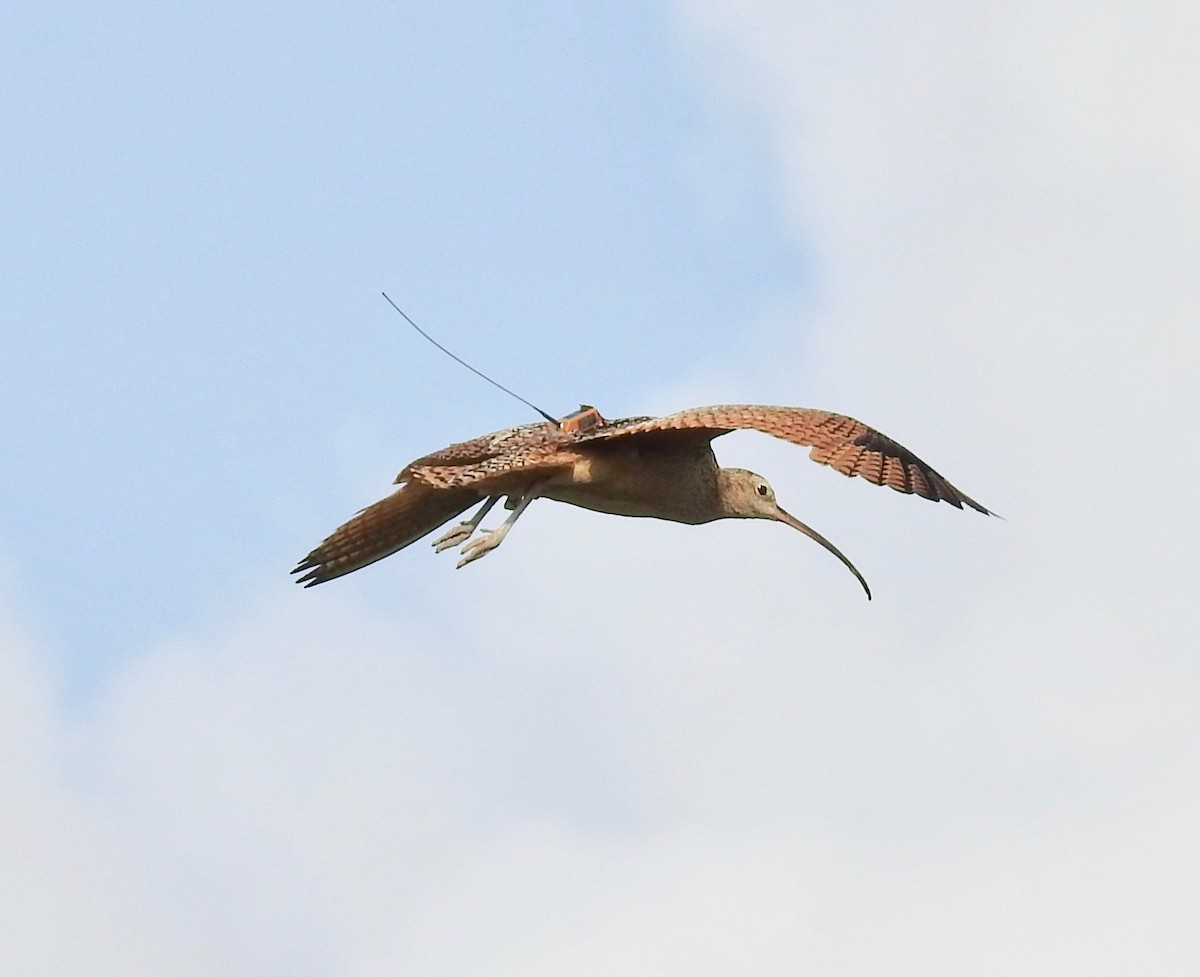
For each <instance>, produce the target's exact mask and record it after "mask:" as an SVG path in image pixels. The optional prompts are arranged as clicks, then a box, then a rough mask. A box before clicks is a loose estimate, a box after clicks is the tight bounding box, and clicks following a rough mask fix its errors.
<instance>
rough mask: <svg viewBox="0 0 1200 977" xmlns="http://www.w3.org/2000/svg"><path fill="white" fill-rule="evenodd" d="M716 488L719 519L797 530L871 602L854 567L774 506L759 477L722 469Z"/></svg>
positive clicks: (821, 538)
mask: <svg viewBox="0 0 1200 977" xmlns="http://www.w3.org/2000/svg"><path fill="white" fill-rule="evenodd" d="M719 486H720V493H721V509H722V517H723V518H725V519H771V520H774V521H775V522H782V523H784V524H786V525H788V526H791V527H792V528H793V529H796V530H799V531H800V532H802V533H804V535H805V536H807V537H808V538H809V539H811V540H815V541H816V542H818V543H820V544H821V545H822V546H824V547H825V549H827V550H829V552H830V553H832V554H833V555H834V556H836V557H837V558H838V559H839V560H841V561H842V563H843V564H845V566H846V567H847V569H849V571H850V572H851V573H853V574H854V576H855V577H856V578H857V579H858V582H859V583H860V584H862V588H863V590H865V591H866V592H867V600H870V599H871V588H870V587H868V586H867V582H866V580H864V579H863V575H862V574H861V573H859V572H858V569H857V568H856V567H855V566H854V564H853V563H851V562H850V561H849V560H848V559H846V557H845V556H843V555H842V552H841V550H839V549H838V548H837V547H836V546H834V545H833V544H832V543H831V542H829V540H827V539H826V538H825V537H824V536H822V535H821V534H820V533H818V532H817V531H816V530H815V529H811V528H810V527H808V526H806V525H804V523H802V522H801V521H800V520H799V519H797V518H796V517H795V516H793V515H792V514H791V513H790V512H788V511H787V510H785V509H784V508H783V507H782V506H781V505H780V504H779V503H778V502H776V501H775V490H774V489H773V488H771V483H770V482H768V481H767V480H766V479H765V478H763V477H762V476H761V475H759V474H757V473H756V472H751V471H747V470H746V469H744V468H722V469H721V471H720V475H719Z"/></svg>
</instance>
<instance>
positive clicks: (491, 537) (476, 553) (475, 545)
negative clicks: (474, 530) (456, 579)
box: [455, 529, 504, 570]
mask: <svg viewBox="0 0 1200 977" xmlns="http://www.w3.org/2000/svg"><path fill="white" fill-rule="evenodd" d="M503 538H504V535H503V533H500V532H499V531H498V530H495V529H491V530H488V531H486V532H484V533H482V534H481V535H479V536H476V537H475V538H474V539H473V540H471V541H470V542H469V543H467V545H466V546H464V547H463V548H462V559H460V560H459V561H458V563H457V565H456V566H455V569H456V570H461V569H462V568H463V567H465V566H466V565H467V564H468V563H473V562H474V561H475V560H478V559H479V558H480V557H481V556H485V555H486V554H488V553H490V552H491V551H492V550H494V549H495V548H496V547H497V546H499V545H500V540H502V539H503Z"/></svg>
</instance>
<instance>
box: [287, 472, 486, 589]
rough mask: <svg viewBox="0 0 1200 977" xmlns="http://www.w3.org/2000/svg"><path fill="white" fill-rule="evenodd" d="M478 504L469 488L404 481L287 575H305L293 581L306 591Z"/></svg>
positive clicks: (357, 567)
mask: <svg viewBox="0 0 1200 977" xmlns="http://www.w3.org/2000/svg"><path fill="white" fill-rule="evenodd" d="M479 499H480V496H479V493H478V492H476V491H474V490H473V489H434V488H430V487H429V486H428V485H423V484H421V483H420V482H409V483H408V484H406V485H405V486H404V487H403V488H401V489H399V490H397V491H396V492H393V493H392V494H391V495H389V496H388V497H387V498H386V499H383V500H382V501H380V502H376V503H375V504H374V505H370V506H367V508H365V509H363V510H362V511H361V512H360V513H358V515H356V516H355V517H354V518H353V519H351V520H350V521H349V522H347V523H346V524H345V525H343V526H340V527H338V528H337V529H335V530H334V531H333V534H332V535H331V536H329V537H328V538H327V539H326V540H325V541H324V542H323V543H321V545H320V546H318V547H317V548H316V549H315V550H313V551H312V552H311V553H309V554H308V556H306V557H305V558H304V559H303V560H301V561H300V564H299V566H297V567H296V569H295V570H293V571H292V573H300V572H301V571H303V570H307V571H308V572H307V573H306V574H304V576H302V577H300V578H299V579H298V580H297V581H296V582H297V583H302V584H304V586H306V587H312V586H314V585H315V584H319V583H324V582H325V581H326V580H332V579H333V578H334V577H340V576H342V575H343V574H346V573H350V572H351V571H353V570H358V569H360V568H362V567H365V566H367V565H368V564H370V563H374V562H375V561H376V560H382V559H383V558H384V557H385V556H390V555H391V554H392V553H395V552H396V551H397V550H400V549H403V548H404V547H405V546H407V545H408V544H409V543H414V542H416V541H417V540H418V539H420V538H421V537H422V536H425V535H427V534H429V533H431V532H433V531H434V530H435V529H437V528H438V526H440V525H442V524H443V523H445V522H449V521H450V520H451V519H453V518H454V517H455V516H457V515H459V514H460V513H462V512H465V511H466V510H467V509H469V508H470V507H471V506H472V505H474V504H475V503H476V502H478V501H479Z"/></svg>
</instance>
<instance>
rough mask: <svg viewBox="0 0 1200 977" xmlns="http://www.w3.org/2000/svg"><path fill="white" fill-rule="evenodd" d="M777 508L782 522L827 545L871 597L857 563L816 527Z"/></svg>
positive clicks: (869, 597) (869, 589) (826, 547)
mask: <svg viewBox="0 0 1200 977" xmlns="http://www.w3.org/2000/svg"><path fill="white" fill-rule="evenodd" d="M776 510H777V513H778V515H777V518H778V519H779V521H780V522H783V523H787V525H789V526H791V527H792V528H793V529H798V530H799V531H800V532H802V533H804V535H805V536H807V537H808V538H809V539H811V540H814V541H816V542H818V543H820V544H821V545H822V546H824V547H825V549H827V550H829V552H830V553H832V554H833V555H834V556H836V557H837V558H838V559H839V560H841V561H842V563H844V564H845V565H846V569H848V570H849V571H850V572H851V573H853V574H854V576H855V577H856V578H857V579H858V582H859V583H860V584H862V589H863V590H865V591H866V592H867V600H870V599H871V588H870V587H868V586H867V582H866V580H864V579H863V575H862V574H861V573H859V572H858V568H857V567H855V565H854V564H853V563H851V562H850V561H849V560H848V559H846V557H845V555H844V554H843V553H842V551H841V550H839V549H838V548H837V547H836V546H834V545H833V544H832V543H831V542H829V540H827V539H826V538H825V537H824V536H822V535H821V534H820V533H819V532H817V531H816V530H815V529H812V528H811V527H809V526H806V525H804V523H802V522H801V521H800V520H799V519H797V518H796V517H795V516H793V515H792V514H791V513H790V512H785V511H784V510H783V509H780V508H779V507H778V506H776Z"/></svg>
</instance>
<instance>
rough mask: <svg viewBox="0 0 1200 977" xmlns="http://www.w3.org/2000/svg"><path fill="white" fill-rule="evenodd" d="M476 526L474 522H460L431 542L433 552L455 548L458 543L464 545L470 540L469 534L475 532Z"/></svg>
mask: <svg viewBox="0 0 1200 977" xmlns="http://www.w3.org/2000/svg"><path fill="white" fill-rule="evenodd" d="M476 525H478V524H477V523H474V522H460V523H459V524H458V525H457V526H455V527H454V528H453V529H451V530H450V531H449V532H447V533H444V534H443V535H441V536H439V537H438V538H437V539H435V540H434V541H433V551H434V552H435V553H440V552H442V550H448V549H450V547H451V546H457V545H458V544H459V543H464V542H466V541H467V540H468V539H470V538H471V533H473V532H475V527H476Z"/></svg>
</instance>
